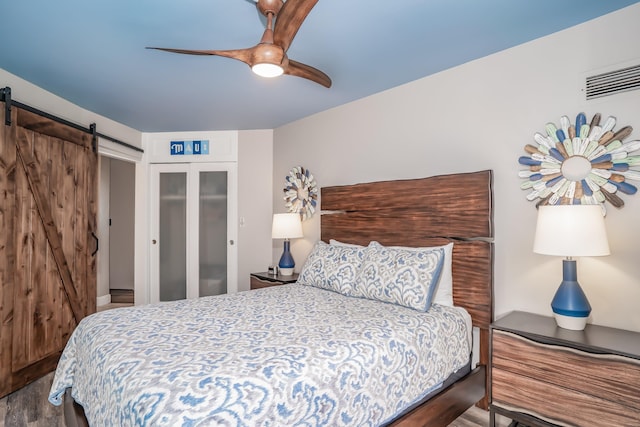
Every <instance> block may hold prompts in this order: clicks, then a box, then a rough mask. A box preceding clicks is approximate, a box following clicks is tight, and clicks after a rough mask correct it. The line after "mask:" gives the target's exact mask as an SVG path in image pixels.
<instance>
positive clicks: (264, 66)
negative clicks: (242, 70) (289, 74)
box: [251, 62, 284, 77]
mask: <svg viewBox="0 0 640 427" xmlns="http://www.w3.org/2000/svg"><path fill="white" fill-rule="evenodd" d="M251 71H253V72H254V73H256V74H257V75H259V76H261V77H278V76H281V75H282V73H284V69H283V68H282V67H281V66H279V65H277V64H270V63H268V62H263V63H261V64H255V65H254V66H253V67H251Z"/></svg>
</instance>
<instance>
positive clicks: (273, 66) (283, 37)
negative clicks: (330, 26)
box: [147, 0, 331, 88]
mask: <svg viewBox="0 0 640 427" xmlns="http://www.w3.org/2000/svg"><path fill="white" fill-rule="evenodd" d="M317 2H318V0H287V1H286V2H284V1H283V0H257V1H256V6H257V8H258V10H259V11H260V13H262V14H263V15H264V16H265V17H266V18H267V28H266V29H265V30H264V34H263V35H262V39H261V40H260V43H258V44H257V45H255V46H253V47H250V48H247V49H232V50H188V49H170V48H164V47H147V49H156V50H164V51H166V52H174V53H184V54H187V55H216V56H224V57H227V58H232V59H237V60H238V61H242V62H244V63H245V64H247V65H249V67H251V70H253V72H254V73H256V74H258V75H260V76H263V77H276V76H279V75H281V74H288V75H291V76H298V77H302V78H305V79H308V80H311V81H313V82H316V83H319V84H321V85H322V86H325V87H327V88H329V87H331V79H330V78H329V76H327V75H326V74H325V73H323V72H322V71H320V70H318V69H316V68H314V67H312V66H310V65H306V64H303V63H301V62H297V61H294V60H292V59H289V58H288V57H287V50H288V49H289V46H290V45H291V42H292V41H293V38H294V37H295V35H296V33H297V32H298V29H299V28H300V25H302V22H303V21H304V20H305V18H306V17H307V15H308V14H309V12H311V9H313V7H314V6H315V5H316V3H317ZM274 20H275V23H274Z"/></svg>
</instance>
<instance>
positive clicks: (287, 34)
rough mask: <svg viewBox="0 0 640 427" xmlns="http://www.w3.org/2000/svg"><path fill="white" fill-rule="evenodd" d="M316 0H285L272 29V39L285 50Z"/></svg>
mask: <svg viewBox="0 0 640 427" xmlns="http://www.w3.org/2000/svg"><path fill="white" fill-rule="evenodd" d="M316 3H318V0H287V1H286V2H285V3H284V5H283V6H282V9H280V12H278V16H276V23H275V26H274V29H273V41H274V43H275V44H277V45H278V46H280V47H281V48H282V50H284V51H285V52H286V51H287V50H288V49H289V46H290V45H291V42H292V41H293V38H294V37H295V36H296V33H297V32H298V29H299V28H300V25H302V22H303V21H304V20H305V18H306V17H307V15H308V14H309V12H311V9H313V7H314V6H315V5H316Z"/></svg>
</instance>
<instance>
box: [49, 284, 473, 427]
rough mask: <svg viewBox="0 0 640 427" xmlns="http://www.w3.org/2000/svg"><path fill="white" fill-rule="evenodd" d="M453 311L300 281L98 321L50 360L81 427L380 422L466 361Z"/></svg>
mask: <svg viewBox="0 0 640 427" xmlns="http://www.w3.org/2000/svg"><path fill="white" fill-rule="evenodd" d="M470 336H471V326H470V318H469V316H468V314H467V313H466V312H465V311H464V310H463V309H460V308H457V307H445V306H441V305H438V304H433V305H432V306H431V308H430V309H429V311H427V312H420V311H416V310H412V309H409V308H406V307H401V306H397V305H393V304H389V303H384V302H379V301H372V300H368V299H360V298H353V297H347V296H344V295H341V294H339V293H335V292H332V291H328V290H324V289H319V288H315V287H311V286H304V285H300V284H290V285H282V286H275V287H270V288H265V289H260V290H254V291H249V292H241V293H237V294H232V295H220V296H215V297H206V298H199V299H195V300H182V301H176V302H170V303H160V304H154V305H148V306H140V307H131V308H121V309H114V310H108V311H104V312H101V313H96V314H94V315H91V316H89V317H87V318H85V319H83V320H82V321H81V322H80V324H79V325H78V327H77V328H76V330H75V331H74V333H73V335H72V336H71V338H70V340H69V342H68V344H67V346H66V348H65V350H64V352H63V354H62V356H61V358H60V362H59V364H58V368H57V370H56V373H55V377H54V381H53V384H52V387H51V391H50V395H49V401H50V402H51V403H53V404H54V405H60V404H61V403H62V398H63V395H64V392H65V390H66V389H67V388H70V387H71V388H72V395H73V397H74V399H75V400H76V401H77V402H78V403H79V404H80V405H82V406H83V408H84V411H85V414H86V417H87V419H88V421H89V423H90V425H118V426H133V425H143V426H145V425H148V426H151V425H153V426H178V425H180V426H195V425H198V426H201V425H238V426H279V425H363V426H364V425H380V424H384V423H385V422H387V421H388V420H391V419H393V418H394V417H395V416H397V415H398V414H400V413H402V412H403V411H405V410H406V409H407V408H409V407H411V406H412V405H413V404H415V403H416V402H419V401H420V400H421V399H422V398H423V397H424V396H426V395H427V394H429V393H430V392H433V391H434V390H437V389H438V388H439V387H441V386H442V383H443V381H445V379H447V378H448V377H449V376H450V375H451V374H453V373H455V372H457V371H459V370H460V369H463V367H465V366H467V365H468V363H469V357H470V353H471V342H470V341H471V340H470Z"/></svg>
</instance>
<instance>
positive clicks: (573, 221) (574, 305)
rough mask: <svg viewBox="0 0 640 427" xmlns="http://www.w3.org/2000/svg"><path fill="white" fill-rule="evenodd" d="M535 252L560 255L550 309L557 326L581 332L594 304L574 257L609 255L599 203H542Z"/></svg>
mask: <svg viewBox="0 0 640 427" xmlns="http://www.w3.org/2000/svg"><path fill="white" fill-rule="evenodd" d="M533 251H534V252H536V253H539V254H543V255H559V256H565V257H566V258H565V259H564V260H563V261H562V283H561V284H560V287H559V288H558V291H557V292H556V294H555V296H554V297H553V300H552V301H551V309H552V310H553V313H554V316H555V318H556V322H557V323H558V326H560V327H561V328H565V329H573V330H576V331H581V330H583V329H584V328H585V326H586V324H587V318H588V317H589V314H590V313H591V305H590V304H589V300H587V296H586V295H585V294H584V292H583V290H582V288H581V287H580V284H579V283H578V274H577V268H576V261H575V260H574V259H572V257H574V256H601V255H609V242H608V241H607V233H606V230H605V226H604V217H603V215H602V208H601V207H600V205H555V206H540V207H539V209H538V223H537V226H536V234H535V239H534V243H533Z"/></svg>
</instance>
